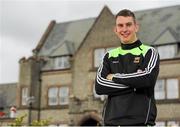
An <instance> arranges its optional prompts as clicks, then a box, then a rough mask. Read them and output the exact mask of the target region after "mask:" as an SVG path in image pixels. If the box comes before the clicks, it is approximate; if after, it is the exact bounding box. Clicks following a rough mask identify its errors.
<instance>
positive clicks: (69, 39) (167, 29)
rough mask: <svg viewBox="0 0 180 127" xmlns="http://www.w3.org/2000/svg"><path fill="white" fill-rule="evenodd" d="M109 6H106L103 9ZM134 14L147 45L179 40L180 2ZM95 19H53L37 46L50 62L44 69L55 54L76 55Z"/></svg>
mask: <svg viewBox="0 0 180 127" xmlns="http://www.w3.org/2000/svg"><path fill="white" fill-rule="evenodd" d="M106 8H107V6H105V7H104V8H103V10H104V9H106ZM107 10H108V11H110V10H109V9H107ZM101 14H102V12H101V13H100V15H101ZM100 15H99V16H100ZM112 15H113V14H112ZM135 15H136V18H137V21H138V22H139V24H140V31H139V33H138V37H139V39H140V40H141V41H142V42H143V43H145V44H148V45H161V44H170V43H180V22H179V21H180V5H177V6H170V7H163V8H156V9H149V10H143V11H136V12H135ZM99 16H98V17H99ZM96 19H97V18H88V19H82V20H76V21H70V22H64V23H56V22H55V21H52V22H51V23H50V25H49V27H48V29H47V31H46V32H45V34H44V35H43V37H42V39H41V41H40V42H39V44H38V45H37V47H36V49H35V51H36V52H37V55H38V56H46V60H47V63H46V66H44V68H43V69H42V70H44V69H45V70H46V69H47V70H48V69H52V67H53V59H51V58H52V57H53V56H64V55H73V54H74V53H75V52H76V51H77V50H78V49H79V47H80V46H81V45H82V43H83V40H84V38H86V37H87V34H88V32H89V31H90V30H91V29H92V27H93V25H94V23H96V22H95V21H96ZM102 34H103V33H102ZM47 57H49V58H47Z"/></svg>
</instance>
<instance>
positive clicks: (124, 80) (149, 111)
mask: <svg viewBox="0 0 180 127" xmlns="http://www.w3.org/2000/svg"><path fill="white" fill-rule="evenodd" d="M158 73H159V54H158V52H157V51H156V49H154V48H153V47H151V46H147V45H144V44H142V43H141V41H140V40H137V41H136V42H135V43H133V44H121V47H118V48H116V49H113V50H110V51H108V52H107V53H106V54H105V56H104V58H103V61H102V63H101V65H100V67H99V69H98V71H97V76H96V83H95V90H96V93H97V94H99V95H108V98H107V100H106V103H105V105H104V112H103V120H104V124H105V125H137V124H145V125H155V119H156V114H157V109H156V104H155V99H154V87H155V83H156V79H157V76H158ZM108 74H114V76H113V79H112V81H110V80H107V79H106V76H107V75H108Z"/></svg>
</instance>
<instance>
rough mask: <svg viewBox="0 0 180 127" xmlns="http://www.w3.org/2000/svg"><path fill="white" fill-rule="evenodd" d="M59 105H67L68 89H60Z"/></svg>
mask: <svg viewBox="0 0 180 127" xmlns="http://www.w3.org/2000/svg"><path fill="white" fill-rule="evenodd" d="M59 103H60V105H67V104H68V103H69V87H61V88H60V92H59Z"/></svg>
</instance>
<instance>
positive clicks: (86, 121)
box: [78, 112, 101, 126]
mask: <svg viewBox="0 0 180 127" xmlns="http://www.w3.org/2000/svg"><path fill="white" fill-rule="evenodd" d="M100 121H101V119H100V117H99V116H98V115H97V114H96V113H94V112H92V113H88V114H86V115H84V116H83V117H82V119H81V120H80V122H79V123H78V126H101V124H100Z"/></svg>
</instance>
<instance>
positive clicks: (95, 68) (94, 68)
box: [92, 45, 118, 70]
mask: <svg viewBox="0 0 180 127" xmlns="http://www.w3.org/2000/svg"><path fill="white" fill-rule="evenodd" d="M109 48H112V49H114V48H118V46H112V45H110V46H106V47H95V48H93V52H92V69H93V70H97V69H98V67H99V66H98V67H95V50H97V49H105V52H104V55H105V53H106V52H107V49H109Z"/></svg>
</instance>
